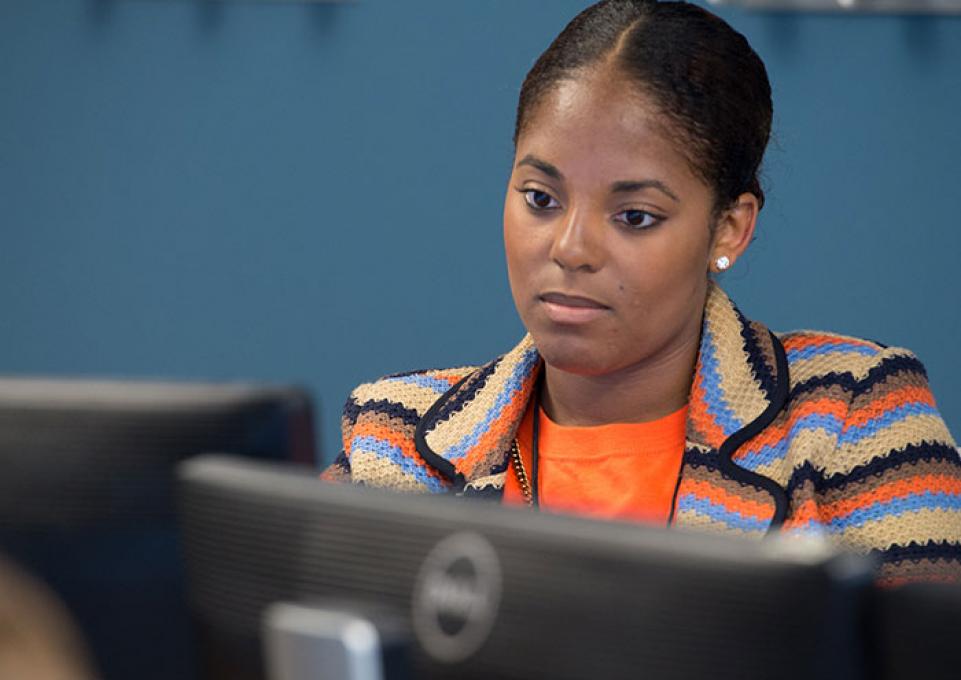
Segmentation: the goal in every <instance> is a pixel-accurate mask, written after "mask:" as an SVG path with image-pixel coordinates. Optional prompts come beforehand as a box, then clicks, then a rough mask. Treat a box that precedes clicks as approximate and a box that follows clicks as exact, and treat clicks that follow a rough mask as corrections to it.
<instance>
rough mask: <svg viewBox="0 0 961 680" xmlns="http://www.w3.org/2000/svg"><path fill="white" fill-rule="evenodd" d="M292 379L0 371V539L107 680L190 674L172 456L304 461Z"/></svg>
mask: <svg viewBox="0 0 961 680" xmlns="http://www.w3.org/2000/svg"><path fill="white" fill-rule="evenodd" d="M312 422H313V421H312V406H311V402H310V399H309V397H308V396H307V394H306V393H305V392H304V391H303V390H301V389H298V388H286V387H264V386H258V385H242V384H220V385H204V384H191V383H152V382H131V381H87V380H47V379H0V469H2V470H3V474H2V475H0V549H2V550H3V552H5V553H6V554H8V555H9V556H11V557H13V558H14V559H15V560H17V561H18V562H20V563H21V564H23V565H24V566H25V567H27V568H28V569H29V570H30V571H31V572H32V573H34V574H35V575H37V576H39V577H41V578H43V579H44V580H45V581H46V582H47V583H48V584H49V585H50V586H51V587H52V588H53V589H54V591H56V592H57V593H58V594H59V595H60V597H62V598H63V600H64V601H65V603H66V604H67V606H68V608H69V609H70V611H71V613H72V614H73V616H74V618H75V619H76V621H77V623H78V624H79V626H80V628H81V629H82V631H83V633H84V634H85V636H86V637H87V639H88V641H89V642H90V644H91V647H92V649H93V652H94V655H95V657H96V662H97V665H98V666H99V668H100V670H101V671H102V673H103V677H104V678H105V679H106V680H127V679H128V678H138V679H139V680H152V679H155V678H156V679H158V680H159V679H161V678H162V679H164V680H167V679H168V678H178V679H180V678H192V677H194V676H193V672H194V668H195V667H196V662H195V660H194V658H193V657H192V650H193V645H192V642H191V630H190V627H189V620H190V619H189V615H188V613H187V608H186V601H185V597H184V579H183V567H182V559H181V553H180V547H179V544H178V533H177V530H176V525H175V518H174V510H173V486H174V484H173V480H174V473H173V471H174V467H175V465H176V463H177V462H178V461H180V460H182V459H184V458H186V457H188V456H193V455H196V454H198V453H202V452H209V451H221V452H230V453H234V454H240V455H244V456H251V457H257V458H267V459H273V460H286V461H299V462H302V463H311V464H312V463H313V461H314V436H313V425H312Z"/></svg>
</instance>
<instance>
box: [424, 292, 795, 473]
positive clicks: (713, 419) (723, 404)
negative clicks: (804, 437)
mask: <svg viewBox="0 0 961 680" xmlns="http://www.w3.org/2000/svg"><path fill="white" fill-rule="evenodd" d="M542 365H543V362H542V360H541V358H540V355H539V354H538V352H537V349H536V348H535V347H534V344H533V341H532V339H531V337H530V335H527V336H526V337H525V338H524V339H523V340H522V341H521V342H520V344H518V345H517V346H516V347H514V348H513V349H512V350H511V351H510V352H508V353H507V354H504V355H503V356H501V357H499V358H497V359H495V360H494V361H492V362H491V363H489V364H487V365H485V366H482V367H480V368H479V369H477V370H476V371H474V372H472V373H471V374H470V375H468V376H467V377H466V378H465V379H463V380H462V381H461V382H459V383H458V384H457V385H455V386H454V387H452V388H451V389H450V390H449V391H448V392H447V393H445V394H444V395H443V396H442V397H441V398H440V399H439V400H438V401H437V402H436V403H435V404H434V405H433V406H432V407H431V408H430V409H429V410H428V412H427V413H426V414H425V415H424V417H423V418H422V419H421V421H420V423H419V424H418V426H417V432H416V436H415V438H416V444H417V450H418V452H419V453H420V454H421V456H422V457H423V458H424V459H425V460H426V461H427V462H428V463H430V464H431V465H433V466H434V467H435V468H437V469H438V470H440V471H441V472H442V473H444V474H445V475H446V476H447V477H448V478H449V479H451V480H452V481H453V482H454V483H455V487H457V488H458V489H463V488H464V487H465V486H472V487H474V488H475V489H476V488H479V487H482V486H492V487H495V488H499V487H502V486H503V478H504V474H503V473H504V471H505V470H506V466H507V460H508V453H509V451H510V445H511V442H512V440H513V439H514V436H515V433H516V431H517V428H518V426H519V424H520V421H521V419H522V418H523V415H524V411H525V410H526V408H527V404H528V401H529V400H530V397H531V394H532V391H533V389H534V385H535V383H536V381H537V376H538V374H539V372H540V370H541V368H542ZM787 382H788V376H787V362H786V359H785V358H784V350H783V348H782V347H781V345H780V342H779V341H778V340H777V338H776V337H775V336H774V335H773V334H772V333H771V332H770V331H769V330H768V329H767V328H766V327H765V326H763V325H761V324H759V323H757V322H752V321H749V320H748V319H746V318H745V317H744V316H743V315H742V314H741V312H740V311H739V310H738V309H737V307H735V306H734V304H733V303H732V302H731V300H730V299H729V298H728V297H727V295H725V294H724V292H723V291H722V290H721V289H720V288H719V287H717V286H716V285H715V284H713V283H711V284H710V286H709V288H708V294H707V299H706V303H705V308H704V318H703V323H702V329H701V341H700V347H699V351H698V359H697V365H696V368H695V374H694V379H693V381H692V385H691V392H690V397H689V402H688V403H689V408H688V421H687V440H688V441H687V446H688V448H691V447H698V448H706V449H713V450H721V453H722V454H726V457H727V462H728V463H729V464H730V465H733V463H730V457H731V454H733V452H734V449H736V447H737V446H739V445H740V444H742V443H743V442H744V441H747V439H748V438H749V437H751V436H753V435H754V434H756V432H757V431H760V429H762V428H763V427H764V426H766V425H767V424H768V423H769V422H770V420H772V419H773V417H774V416H775V415H776V413H777V412H778V411H779V410H780V408H781V407H782V406H783V403H784V401H785V400H786V396H787ZM725 443H727V444H728V445H727V446H726V447H725ZM725 448H727V449H728V450H727V451H724V449H725ZM722 457H724V456H723V455H722ZM734 472H736V473H740V474H739V475H738V476H741V477H742V478H743V477H745V476H747V477H751V476H752V475H753V476H754V477H758V476H757V475H754V473H751V472H749V471H747V470H743V469H740V468H738V469H737V470H734ZM745 481H749V482H751V483H754V484H755V485H757V484H758V483H759V481H760V480H757V479H745ZM767 481H770V480H767ZM762 485H763V484H762Z"/></svg>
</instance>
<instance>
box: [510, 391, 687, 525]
mask: <svg viewBox="0 0 961 680" xmlns="http://www.w3.org/2000/svg"><path fill="white" fill-rule="evenodd" d="M533 422H534V418H533V409H532V408H530V407H528V409H527V413H525V414H524V420H523V421H521V425H520V428H519V429H518V432H517V443H518V448H519V450H520V454H521V459H522V460H523V461H524V470H525V471H526V473H527V475H528V476H530V474H531V440H532V437H533ZM686 423H687V406H684V407H683V408H681V409H680V410H678V411H675V412H674V413H671V414H669V415H666V416H664V417H663V418H658V419H657V420H653V421H650V422H646V423H613V424H610V425H597V426H593V427H570V426H564V425H558V424H556V423H554V422H552V421H551V419H550V418H548V417H547V415H546V414H545V413H544V411H543V410H541V411H540V431H539V432H538V447H537V448H538V456H537V457H538V491H539V494H538V501H539V504H540V507H541V508H542V509H545V510H554V511H558V512H568V513H576V514H580V515H589V516H592V517H602V518H610V519H613V518H617V519H628V520H635V521H641V522H647V523H653V524H662V525H663V524H666V523H667V521H668V519H669V517H670V514H671V502H672V500H673V498H674V490H675V488H676V486H677V477H678V474H679V473H680V470H681V458H682V457H683V456H684V438H685V437H684V435H685V427H686ZM525 502H526V501H525V500H524V494H523V492H522V491H521V486H520V482H519V481H518V479H517V474H516V472H515V471H514V466H513V464H511V465H509V466H508V472H507V480H506V482H505V485H504V503H507V504H524V503H525Z"/></svg>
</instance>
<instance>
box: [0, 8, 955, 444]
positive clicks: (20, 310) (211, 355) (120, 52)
mask: <svg viewBox="0 0 961 680" xmlns="http://www.w3.org/2000/svg"><path fill="white" fill-rule="evenodd" d="M585 4H586V3H585V2H583V1H581V0H550V1H548V0H475V1H473V2H464V1H458V2H451V1H450V0H403V1H402V0H359V1H358V2H356V3H353V4H343V5H304V4H298V3H282V2H239V3H220V2H205V1H200V0H44V1H43V2H37V1H36V0H4V2H3V3H2V4H0V220H2V229H3V231H2V233H3V240H2V247H0V309H2V313H3V317H2V324H0V328H2V332H0V372H4V373H18V374H20V373H42V374H97V375H118V376H160V377H190V378H195V377H196V378H201V377H203V378H214V379H234V378H251V379H266V380H273V381H288V380H293V381H299V382H303V383H305V384H307V385H308V386H310V387H312V388H313V389H314V391H315V392H316V394H317V395H318V396H319V398H320V402H321V407H320V415H321V417H322V427H323V428H324V436H323V447H324V456H325V458H328V459H329V458H330V457H331V456H332V455H333V454H334V453H335V449H336V448H337V447H338V432H337V430H338V428H339V412H340V407H341V405H342V403H343V399H344V397H345V396H346V394H347V392H348V391H349V389H350V388H351V387H352V386H353V385H354V384H356V383H358V382H360V381H362V380H365V379H370V378H373V377H375V376H377V375H379V374H383V373H387V372H393V371H398V370H403V369H408V368H420V367H427V366H439V365H453V364H463V363H468V362H478V361H483V360H485V359H487V358H489V357H491V356H493V355H495V354H497V353H499V352H501V351H503V350H505V349H507V348H509V347H510V346H511V345H512V344H513V343H514V342H515V341H516V340H517V339H518V338H519V337H520V334H521V332H522V329H521V326H520V324H519V322H518V320H517V318H516V316H515V314H514V311H513V307H512V304H511V301H510V296H509V291H508V287H507V283H506V274H505V268H504V264H503V255H502V251H501V242H500V241H501V202H502V196H503V192H504V186H505V181H506V178H507V175H508V172H509V165H510V160H511V147H510V134H511V127H512V116H513V107H514V103H515V98H516V94H517V90H518V87H519V85H520V82H521V79H522V77H523V75H524V73H525V72H526V70H527V68H529V67H530V65H531V64H532V62H533V60H534V59H535V57H536V56H537V54H538V53H539V52H540V51H541V50H542V49H543V48H544V47H546V45H547V43H548V42H549V41H550V38H551V37H552V36H553V35H554V34H555V33H556V32H557V31H558V30H559V29H560V28H561V27H562V26H563V24H564V23H565V22H566V21H567V20H568V19H569V18H570V17H571V16H573V14H574V13H575V12H576V11H577V10H578V9H580V8H581V7H583V6H584V5H585ZM724 16H725V17H726V18H727V19H728V20H729V21H731V22H732V23H733V24H734V25H735V26H736V27H737V28H739V29H740V30H742V31H743V32H744V33H745V34H746V35H747V36H748V38H749V39H750V40H751V41H752V43H753V44H754V45H755V47H756V49H757V50H758V51H759V52H760V53H761V55H762V57H763V58H764V59H765V60H766V62H767V64H768V68H769V71H770V74H771V78H772V81H773V83H774V89H775V108H776V137H777V141H776V143H775V145H774V146H773V147H772V150H771V152H770V155H769V161H768V164H767V178H768V187H769V194H770V202H769V204H768V207H767V208H765V210H764V213H763V219H762V226H761V233H760V237H759V239H758V241H757V242H756V243H755V244H754V246H753V248H752V251H751V253H750V255H749V256H748V257H747V258H746V260H744V261H742V262H739V263H738V265H737V268H736V271H735V272H733V273H731V274H729V275H728V277H727V283H726V287H727V288H728V290H729V291H730V292H732V294H733V295H734V297H735V299H737V300H738V302H739V304H740V306H741V307H742V309H744V311H745V312H746V313H747V314H748V315H749V316H753V317H755V318H758V319H761V320H763V321H765V322H767V323H768V324H769V325H771V326H772V327H774V328H776V329H779V330H784V329H789V328H796V327H813V328H829V329H832V330H836V331H840V332H844V333H848V334H854V335H862V336H867V337H870V338H875V339H881V340H883V341H885V342H887V343H889V344H901V345H905V346H908V347H910V348H912V349H914V350H915V351H916V352H917V353H918V354H919V355H920V356H921V358H922V360H924V361H925V362H926V364H927V365H928V369H929V372H930V374H931V377H932V383H933V386H934V389H935V394H936V396H937V397H938V400H939V403H940V405H941V407H942V410H943V412H944V413H945V415H946V417H947V420H948V423H949V425H950V426H951V427H952V428H953V429H954V431H955V432H956V433H957V432H958V431H959V429H961V389H959V388H958V385H959V384H961V362H959V361H958V360H957V350H956V349H955V348H954V344H955V343H956V342H958V341H959V340H961V308H959V305H958V304H957V303H956V297H957V296H956V293H955V278H956V276H955V272H956V271H957V270H958V265H959V255H961V235H959V229H958V226H959V220H958V215H959V214H961V189H959V188H958V186H957V185H958V183H959V179H961V173H959V171H958V159H959V157H961V126H959V125H958V124H957V121H958V118H959V113H958V112H959V110H961V69H959V65H961V18H953V17H952V18H948V17H941V18H919V17H915V18H904V17H857V18H855V17H841V16H829V15H820V16H817V15H815V16H796V15H757V14H749V13H746V12H743V11H740V10H728V11H725V13H724Z"/></svg>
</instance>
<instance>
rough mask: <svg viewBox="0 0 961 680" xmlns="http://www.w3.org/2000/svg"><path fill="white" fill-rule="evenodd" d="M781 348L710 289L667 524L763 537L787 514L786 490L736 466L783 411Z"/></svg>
mask: <svg viewBox="0 0 961 680" xmlns="http://www.w3.org/2000/svg"><path fill="white" fill-rule="evenodd" d="M789 382H790V377H789V375H788V365H787V358H786V355H785V352H784V348H783V347H782V346H781V343H780V341H779V340H778V339H777V337H775V335H774V334H773V333H771V331H770V330H768V329H767V327H765V326H764V325H763V324H760V323H757V322H754V321H749V320H748V319H746V318H745V317H744V315H743V314H741V312H740V310H738V309H737V307H735V306H734V303H732V302H731V300H730V299H729V298H728V297H727V296H726V295H725V294H724V293H723V292H722V291H721V289H720V288H718V287H717V286H715V285H713V284H712V286H711V288H710V290H709V292H708V297H707V304H706V306H705V310H704V324H703V328H702V331H701V345H700V351H699V353H698V360H697V366H696V368H695V372H694V380H693V382H692V384H691V393H690V397H689V401H688V422H687V445H686V450H685V454H684V459H683V463H682V466H681V474H680V476H679V479H678V488H677V491H676V493H675V499H674V508H673V510H672V516H671V522H672V524H675V525H678V526H688V527H693V528H704V529H710V530H712V531H715V532H717V531H721V532H725V533H734V534H742V535H756V536H760V535H764V534H766V533H767V532H768V531H771V530H773V529H775V528H777V527H778V526H779V525H780V524H781V522H783V520H784V515H785V514H786V512H787V496H786V492H785V490H784V489H783V488H782V487H781V486H780V485H779V484H778V483H777V482H775V481H774V480H772V479H770V478H768V477H764V476H762V475H759V474H757V473H755V472H753V471H752V470H750V469H748V468H746V467H743V466H741V465H740V464H739V463H738V458H737V450H738V448H739V447H740V446H741V445H742V444H744V443H745V442H747V441H748V440H750V439H751V438H753V437H754V436H755V435H757V434H758V433H760V432H761V431H762V430H763V429H764V428H765V427H767V426H768V425H769V424H770V423H771V422H772V421H773V420H774V419H775V417H776V416H777V414H778V413H779V412H780V411H781V410H782V409H783V408H784V406H785V404H786V402H787V397H788V387H789Z"/></svg>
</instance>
